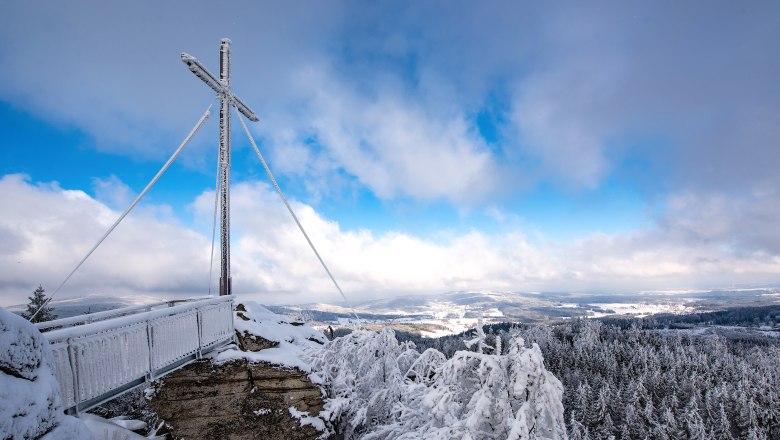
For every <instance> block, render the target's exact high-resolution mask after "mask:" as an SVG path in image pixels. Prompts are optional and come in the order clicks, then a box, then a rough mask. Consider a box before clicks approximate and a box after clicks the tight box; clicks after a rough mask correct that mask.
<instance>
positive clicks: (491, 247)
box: [0, 175, 780, 304]
mask: <svg viewBox="0 0 780 440" xmlns="http://www.w3.org/2000/svg"><path fill="white" fill-rule="evenodd" d="M758 196H761V197H764V196H765V197H770V196H768V195H765V194H764V193H760V194H759V195H758ZM758 196H757V197H758ZM771 197H774V196H773V195H772V196H771ZM679 199H680V200H682V201H678V200H677V199H675V200H673V201H672V202H671V204H673V205H676V206H678V207H677V208H675V209H671V210H670V211H669V213H668V214H667V216H666V217H665V218H664V221H663V222H660V223H659V225H658V226H656V227H653V228H650V229H647V230H637V231H634V232H632V233H627V234H618V235H605V234H596V235H592V236H588V237H585V238H583V239H581V240H579V241H576V242H574V243H570V244H551V243H544V242H539V241H536V240H530V239H529V238H528V237H527V236H525V235H524V234H523V233H522V232H520V231H517V232H513V233H508V234H503V235H488V234H484V233H481V232H478V231H473V232H470V233H466V234H463V235H459V236H451V238H450V239H449V240H448V241H446V242H443V243H442V242H432V241H429V240H426V239H423V238H420V237H415V236H413V235H409V234H404V233H399V232H389V233H386V234H382V235H376V234H374V233H372V232H371V231H367V230H359V231H344V230H342V229H341V228H340V227H339V225H338V224H337V223H336V222H334V221H332V220H328V219H325V218H323V217H322V216H321V215H319V214H318V213H317V212H316V211H315V210H314V209H312V208H311V207H310V206H308V205H305V204H301V203H299V202H293V206H294V209H295V210H296V212H297V214H298V216H299V217H300V219H301V222H302V223H303V225H304V227H305V228H306V230H307V231H308V233H309V235H310V237H311V238H312V240H313V242H314V243H315V245H316V246H317V247H318V249H319V251H320V253H321V254H322V256H323V258H324V259H325V261H326V262H327V263H328V265H329V267H330V268H331V270H332V271H333V273H334V275H335V276H336V278H337V279H338V280H339V281H340V283H341V285H342V287H343V288H344V290H345V291H346V293H347V295H348V296H350V298H351V299H352V300H355V301H356V300H360V299H363V298H366V297H377V296H393V295H396V294H405V293H434V292H441V291H449V290H461V289H502V290H557V291H561V290H563V291H565V290H592V289H606V290H621V291H636V290H640V289H645V288H672V287H712V286H713V285H727V284H731V283H734V282H738V283H752V284H755V283H777V282H780V250H778V249H776V248H774V247H772V246H767V245H766V243H775V244H776V243H778V235H777V232H776V231H775V229H776V228H775V229H772V228H773V225H774V219H772V218H763V219H762V218H759V219H752V223H750V224H749V225H748V226H750V227H751V232H750V233H749V234H745V235H744V237H746V238H745V239H744V240H742V241H741V242H739V243H737V245H733V244H732V242H730V241H729V240H728V237H732V236H733V235H732V232H730V231H732V230H733V229H735V228H740V227H742V226H743V225H742V222H743V221H747V220H748V219H749V218H750V217H751V213H750V212H749V211H739V210H737V211H735V210H733V209H731V208H733V207H734V205H733V204H732V203H731V202H728V201H727V202H719V201H715V202H713V201H711V200H698V199H691V198H686V196H685V195H681V196H679ZM0 206H2V207H3V209H4V212H5V214H4V215H3V217H2V218H0V238H2V242H3V247H2V250H0V301H1V302H2V303H4V304H14V303H23V302H25V301H26V297H27V296H28V295H29V293H30V292H31V291H32V289H34V287H35V286H37V284H38V283H43V284H44V286H45V287H46V288H47V289H50V290H51V289H53V288H54V286H56V284H58V283H59V282H60V281H61V279H62V278H63V277H64V276H65V275H66V274H67V273H68V272H69V271H70V270H71V269H72V267H73V266H74V265H75V264H76V262H78V261H79V260H80V258H81V257H82V256H83V255H84V253H85V252H86V251H87V250H88V249H89V247H91V246H92V244H93V242H94V240H96V239H97V238H98V237H100V235H102V233H103V231H104V230H105V229H106V228H107V227H108V226H109V225H110V224H111V223H112V222H113V220H114V219H115V218H116V216H117V215H118V212H116V211H113V210H111V209H109V208H108V207H106V206H105V205H103V204H102V203H100V202H98V201H96V200H94V199H92V198H90V197H89V196H88V195H86V194H85V193H84V192H81V191H76V190H66V189H62V188H60V187H59V186H58V185H57V184H34V183H31V182H29V180H28V179H26V178H25V177H24V176H20V175H7V176H5V177H3V178H2V179H0ZM706 206H711V208H709V209H708V208H706ZM777 206H780V204H778V205H777ZM193 207H194V211H195V212H196V213H197V214H198V215H199V216H201V217H205V218H208V219H210V218H211V215H212V210H213V192H212V193H209V192H206V193H203V194H201V195H200V196H199V197H198V198H197V199H196V200H195V201H194V202H193ZM140 208H142V209H141V210H140V211H139V212H135V213H133V214H131V216H130V217H128V219H127V220H126V222H125V223H123V224H122V225H120V226H119V228H117V230H116V231H115V232H114V234H113V235H112V236H110V237H109V239H108V240H107V241H106V243H105V244H104V245H103V246H102V247H101V248H99V249H98V251H97V252H96V253H95V254H94V255H93V257H92V258H91V259H90V260H88V262H87V263H86V264H85V265H84V267H83V268H82V269H81V270H80V271H79V272H78V273H77V275H76V276H74V278H73V279H72V281H71V282H70V283H69V284H68V285H67V287H66V288H65V290H64V291H63V294H62V295H63V296H69V295H76V294H79V295H81V294H88V293H95V292H97V293H103V294H107V295H115V294H128V293H134V294H138V295H148V294H155V295H161V296H165V297H171V296H181V295H200V294H204V293H205V292H206V291H207V284H208V261H209V249H210V243H209V239H208V238H207V237H204V236H203V235H202V234H199V233H196V232H194V231H193V230H191V229H188V228H186V227H184V226H182V225H181V224H179V223H178V222H177V221H175V220H172V219H171V218H170V217H165V216H163V217H160V216H159V215H154V214H153V213H155V212H159V210H158V209H156V207H154V206H146V207H144V206H141V207H140ZM232 208H233V211H232V222H233V246H232V256H233V286H234V289H235V292H236V293H237V294H243V295H253V296H255V297H256V298H257V299H259V300H260V301H264V302H268V303H295V302H305V301H339V298H338V295H337V294H336V293H335V292H336V291H335V289H334V288H333V287H332V286H331V284H330V280H329V279H328V278H327V276H326V275H325V274H324V271H323V270H322V268H321V267H320V266H319V263H318V262H317V260H316V259H315V257H314V255H313V254H312V253H311V251H310V250H309V249H308V245H307V244H306V242H305V240H304V238H303V237H302V236H301V234H300V232H299V231H298V229H297V227H296V226H295V224H294V223H293V222H292V220H291V219H290V218H289V214H288V213H287V212H286V211H285V209H284V207H283V205H282V204H281V203H280V202H279V201H278V199H277V196H276V194H275V193H274V192H273V191H272V189H271V188H269V187H268V185H266V184H264V183H257V182H255V183H251V182H250V183H240V184H237V185H235V186H234V187H233V190H232ZM698 213H704V214H702V215H703V217H701V218H699V217H696V216H697V215H699V214H698ZM692 216H693V217H692ZM724 217H725V218H728V219H729V220H728V221H727V222H726V224H727V226H723V225H720V224H717V225H715V226H714V227H713V226H712V224H711V223H710V220H711V219H717V218H724ZM691 237H694V238H693V239H692V238H691ZM758 237H762V238H767V237H768V238H769V241H768V242H767V241H762V240H758V239H757V238H758ZM214 283H216V281H214Z"/></svg>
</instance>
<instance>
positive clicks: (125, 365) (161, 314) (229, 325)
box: [44, 297, 233, 412]
mask: <svg viewBox="0 0 780 440" xmlns="http://www.w3.org/2000/svg"><path fill="white" fill-rule="evenodd" d="M52 322H54V323H56V321H52ZM44 337H45V339H46V340H48V342H49V343H50V346H51V351H52V355H53V370H54V373H55V375H56V377H57V380H58V382H59V385H60V390H61V394H62V399H63V403H64V405H65V408H66V409H73V410H74V411H75V412H78V411H80V410H85V409H88V408H89V407H91V406H92V405H94V404H97V403H100V402H101V401H105V400H107V399H109V398H113V397H115V394H116V393H121V392H122V391H124V390H126V389H129V388H128V387H132V386H136V385H140V384H141V383H143V382H144V381H148V380H151V379H154V378H156V377H159V376H161V375H163V374H165V373H166V372H167V371H169V370H170V369H171V368H175V367H178V366H181V365H183V364H184V363H186V362H189V361H192V360H194V359H196V358H199V357H200V356H201V355H202V354H203V353H206V352H207V351H209V350H211V349H213V348H215V347H218V346H220V345H221V344H224V343H226V342H230V341H232V339H233V312H232V297H220V298H212V299H206V300H200V301H193V302H187V303H184V304H181V305H177V306H174V307H169V308H165V309H161V310H154V311H150V312H145V313H137V314H134V315H129V316H121V317H117V318H113V319H107V320H105V321H100V322H95V323H91V324H84V325H77V326H73V327H66V328H62V329H59V330H53V331H51V332H48V333H45V334H44Z"/></svg>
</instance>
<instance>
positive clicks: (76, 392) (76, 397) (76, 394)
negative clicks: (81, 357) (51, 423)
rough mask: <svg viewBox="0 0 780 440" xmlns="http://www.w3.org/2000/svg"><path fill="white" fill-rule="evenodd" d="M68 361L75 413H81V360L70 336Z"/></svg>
mask: <svg viewBox="0 0 780 440" xmlns="http://www.w3.org/2000/svg"><path fill="white" fill-rule="evenodd" d="M67 343H68V363H69V364H70V371H71V374H72V375H73V404H74V406H73V408H74V412H75V415H76V416H78V415H79V403H81V390H80V388H79V385H80V381H79V362H78V359H77V358H76V353H74V350H75V348H74V347H73V338H68V340H67Z"/></svg>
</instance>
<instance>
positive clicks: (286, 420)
mask: <svg viewBox="0 0 780 440" xmlns="http://www.w3.org/2000/svg"><path fill="white" fill-rule="evenodd" d="M150 403H151V407H152V408H153V409H154V411H155V412H156V413H157V414H158V415H159V416H160V417H162V418H163V419H164V420H165V421H166V422H167V423H168V424H169V425H170V426H171V428H172V431H173V434H174V437H175V438H181V439H184V438H186V439H217V438H218V439H230V440H239V439H285V440H299V439H300V440H304V439H316V438H318V437H320V435H321V434H322V433H321V432H318V431H317V430H315V429H314V428H313V427H312V426H303V427H302V426H301V424H300V422H299V420H298V419H295V418H293V417H292V416H291V414H290V411H289V408H290V407H294V408H295V409H297V410H298V411H303V412H308V413H309V414H314V415H316V414H317V413H319V411H321V410H322V407H323V402H322V396H321V393H320V389H319V388H318V387H317V386H316V385H314V384H312V383H311V381H309V379H308V377H307V376H306V374H304V373H302V372H300V371H298V370H295V369H292V370H290V369H284V368H280V367H278V366H274V365H271V364H267V363H254V362H249V361H247V360H245V359H238V360H234V361H230V362H225V363H221V364H214V363H213V362H212V361H211V360H202V361H198V362H195V363H193V364H190V365H188V366H187V367H185V368H182V369H180V370H178V371H176V372H173V373H171V374H169V375H167V376H166V377H165V379H164V380H163V381H161V382H160V383H158V385H157V392H156V394H155V396H154V398H153V399H152V401H151V402H150Z"/></svg>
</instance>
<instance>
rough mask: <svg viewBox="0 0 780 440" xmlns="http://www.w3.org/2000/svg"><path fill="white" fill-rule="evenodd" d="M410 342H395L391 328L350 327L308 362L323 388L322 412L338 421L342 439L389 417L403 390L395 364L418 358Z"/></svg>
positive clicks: (407, 364)
mask: <svg viewBox="0 0 780 440" xmlns="http://www.w3.org/2000/svg"><path fill="white" fill-rule="evenodd" d="M413 346H414V345H413V344H412V343H405V344H400V343H399V342H398V341H397V340H396V338H395V332H393V330H391V329H384V330H383V331H381V332H379V333H376V332H370V331H365V330H356V331H354V332H352V333H350V334H348V335H346V336H342V337H340V338H336V339H334V340H333V341H330V342H328V344H327V345H326V346H325V348H324V349H323V350H322V351H321V352H320V355H319V357H318V358H317V359H315V360H314V361H313V365H312V367H313V369H314V370H315V371H317V372H318V373H319V375H320V377H321V378H322V380H323V384H324V385H325V386H326V388H327V390H328V399H327V400H326V402H325V410H324V413H325V415H326V417H328V418H329V419H330V420H331V421H333V422H337V423H340V424H341V429H342V430H343V432H344V433H345V438H359V436H360V434H362V433H365V432H367V431H369V430H371V429H372V428H373V427H375V426H378V425H381V424H384V423H387V422H388V421H390V420H392V418H393V416H392V412H393V411H394V407H395V405H396V404H397V402H398V401H399V400H400V399H401V397H402V396H401V394H402V392H403V390H402V385H403V383H404V374H405V373H406V371H401V368H402V366H406V367H407V369H408V366H410V365H411V364H412V363H413V362H414V360H415V359H416V358H417V356H419V353H418V352H417V351H416V350H414V348H413ZM399 360H400V364H401V365H400V366H399Z"/></svg>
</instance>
